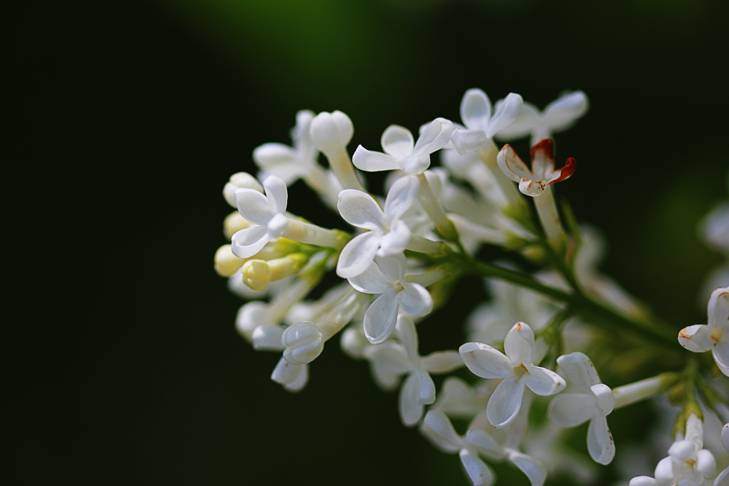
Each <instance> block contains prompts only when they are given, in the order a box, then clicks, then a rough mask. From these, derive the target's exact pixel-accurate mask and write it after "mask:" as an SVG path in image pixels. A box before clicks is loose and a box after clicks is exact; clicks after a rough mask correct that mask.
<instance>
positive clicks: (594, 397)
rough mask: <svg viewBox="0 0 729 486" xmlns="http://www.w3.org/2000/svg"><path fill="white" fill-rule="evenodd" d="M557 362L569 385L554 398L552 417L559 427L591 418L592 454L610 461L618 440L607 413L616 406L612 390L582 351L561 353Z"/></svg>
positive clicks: (589, 439)
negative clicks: (611, 430) (610, 425)
mask: <svg viewBox="0 0 729 486" xmlns="http://www.w3.org/2000/svg"><path fill="white" fill-rule="evenodd" d="M557 365H558V366H559V368H558V370H557V371H558V372H559V374H560V375H562V377H564V379H565V380H566V381H567V389H566V391H565V392H563V393H560V394H559V395H557V396H556V397H554V398H553V399H552V402H551V403H550V404H549V418H550V419H551V420H552V422H554V423H555V424H557V425H559V426H560V427H576V426H578V425H580V424H583V423H585V422H587V421H589V422H590V424H589V425H588V427H587V450H588V451H589V453H590V457H592V459H593V460H594V461H595V462H597V463H599V464H603V465H606V464H610V463H611V462H612V460H613V458H614V457H615V443H614V442H613V437H612V434H611V433H610V429H609V428H608V423H607V419H606V417H607V416H608V415H610V413H612V411H613V408H614V406H615V398H614V397H613V393H612V390H611V389H610V388H609V387H608V386H607V385H604V384H602V383H601V382H600V377H599V376H598V374H597V370H595V367H594V366H593V364H592V361H590V358H588V357H587V356H586V355H584V354H582V353H570V354H565V355H563V356H560V357H559V358H557Z"/></svg>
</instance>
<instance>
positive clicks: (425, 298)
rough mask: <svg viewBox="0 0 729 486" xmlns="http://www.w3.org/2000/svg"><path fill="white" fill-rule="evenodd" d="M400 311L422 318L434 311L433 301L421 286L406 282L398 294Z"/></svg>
mask: <svg viewBox="0 0 729 486" xmlns="http://www.w3.org/2000/svg"><path fill="white" fill-rule="evenodd" d="M398 299H399V300H400V310H401V311H402V312H403V313H405V314H406V315H408V316H412V317H421V316H424V315H426V314H428V313H429V312H430V311H431V310H432V309H433V299H431V297H430V293H428V290H427V289H426V288H425V287H423V286H422V285H420V284H416V283H409V282H406V283H404V284H403V289H402V290H401V291H400V292H399V293H398Z"/></svg>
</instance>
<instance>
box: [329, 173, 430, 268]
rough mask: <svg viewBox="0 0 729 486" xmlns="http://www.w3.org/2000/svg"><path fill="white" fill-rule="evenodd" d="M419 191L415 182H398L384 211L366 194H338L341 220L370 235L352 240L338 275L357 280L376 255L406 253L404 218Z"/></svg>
mask: <svg viewBox="0 0 729 486" xmlns="http://www.w3.org/2000/svg"><path fill="white" fill-rule="evenodd" d="M417 191H418V183H417V181H416V180H415V179H413V178H412V177H403V178H401V179H399V180H398V181H397V182H396V183H395V184H393V186H392V188H390V191H389V192H388V193H387V198H386V199H385V205H384V210H383V209H381V208H380V206H379V205H378V204H377V201H375V199H374V198H373V197H372V196H370V195H369V194H367V193H365V192H362V191H358V190H355V189H345V190H343V191H342V192H340V193H339V202H338V203H337V208H338V209H339V213H340V214H341V216H342V218H344V220H345V221H346V222H348V223H349V224H351V225H352V226H355V227H357V228H361V229H364V230H367V231H365V232H363V233H361V234H359V235H357V236H355V237H354V238H352V240H350V241H349V242H348V243H347V245H346V246H345V247H344V248H343V249H342V252H341V254H340V255H339V261H338V262H337V275H339V276H340V277H342V278H351V277H356V276H357V275H359V274H361V273H362V272H364V271H365V270H366V269H367V268H368V267H369V266H370V264H371V263H372V261H373V260H374V258H375V255H379V256H390V255H397V254H400V253H402V252H403V250H405V247H406V246H407V245H408V242H409V241H410V236H411V232H410V228H408V225H407V224H406V223H405V222H404V221H402V219H401V218H402V216H403V214H405V211H407V210H408V208H409V207H410V206H411V205H412V204H413V202H414V201H415V197H416V194H417Z"/></svg>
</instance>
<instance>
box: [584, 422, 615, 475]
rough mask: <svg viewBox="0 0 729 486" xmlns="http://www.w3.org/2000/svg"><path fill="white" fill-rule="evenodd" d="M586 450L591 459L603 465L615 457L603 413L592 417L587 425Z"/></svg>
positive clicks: (611, 439) (610, 435)
mask: <svg viewBox="0 0 729 486" xmlns="http://www.w3.org/2000/svg"><path fill="white" fill-rule="evenodd" d="M587 451H588V452H589V453H590V457H592V460H593V461H595V462H596V463H598V464H602V465H603V466H605V465H607V464H610V463H611V462H612V461H613V458H614V457H615V442H613V436H612V434H611V433H610V429H609V428H608V423H607V419H606V418H605V417H604V416H603V415H598V416H596V417H593V419H592V420H590V424H589V425H588V426H587Z"/></svg>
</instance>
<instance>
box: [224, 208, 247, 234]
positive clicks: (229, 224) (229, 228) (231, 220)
mask: <svg viewBox="0 0 729 486" xmlns="http://www.w3.org/2000/svg"><path fill="white" fill-rule="evenodd" d="M250 225H251V224H250V223H249V222H248V221H246V220H245V219H244V218H243V216H241V215H240V213H239V212H238V211H235V212H233V213H230V214H229V215H228V216H226V217H225V219H224V220H223V234H224V235H225V237H226V238H228V239H231V238H233V235H234V234H236V233H237V232H238V231H240V230H242V229H245V228H248V227H249V226H250Z"/></svg>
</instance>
